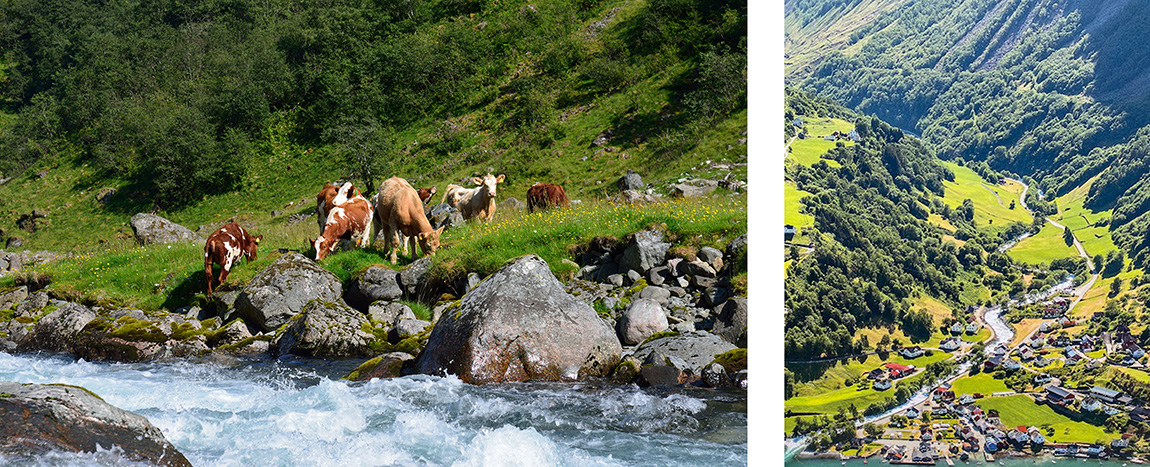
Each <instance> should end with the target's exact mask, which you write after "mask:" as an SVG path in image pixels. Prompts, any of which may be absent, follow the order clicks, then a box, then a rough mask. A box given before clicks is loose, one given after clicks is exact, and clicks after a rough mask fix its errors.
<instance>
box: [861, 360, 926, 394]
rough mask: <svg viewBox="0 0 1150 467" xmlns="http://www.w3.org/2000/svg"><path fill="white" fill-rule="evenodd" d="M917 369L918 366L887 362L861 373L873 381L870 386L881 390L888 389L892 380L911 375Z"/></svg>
mask: <svg viewBox="0 0 1150 467" xmlns="http://www.w3.org/2000/svg"><path fill="white" fill-rule="evenodd" d="M917 370H918V368H916V367H915V366H914V365H900V364H898V363H891V362H887V363H884V364H883V365H882V366H880V367H878V368H875V369H873V370H871V371H869V372H867V373H865V374H863V376H864V377H865V378H867V379H869V380H871V381H873V383H872V384H871V387H873V388H874V389H875V390H878V391H883V390H886V389H890V387H891V382H892V381H894V380H896V379H899V378H903V377H906V376H909V375H912V374H914V372H915V371H917Z"/></svg>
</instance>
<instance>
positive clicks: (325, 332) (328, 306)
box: [272, 300, 373, 357]
mask: <svg viewBox="0 0 1150 467" xmlns="http://www.w3.org/2000/svg"><path fill="white" fill-rule="evenodd" d="M367 327H368V320H367V318H366V317H364V316H363V313H360V312H358V311H355V310H354V309H352V308H351V307H349V306H347V305H344V304H343V303H338V302H326V301H323V300H311V301H309V302H307V305H305V306H304V310H303V313H300V314H299V315H298V316H295V317H293V318H292V319H291V321H290V324H288V326H287V329H285V330H284V332H283V333H282V334H280V335H279V336H278V337H277V338H276V340H275V341H274V342H273V343H272V347H273V348H275V349H276V350H278V352H279V354H281V355H283V354H288V353H291V354H296V355H300V356H305V357H357V356H363V355H367V354H368V352H369V351H370V348H369V347H368V345H369V344H370V343H371V341H372V338H373V336H372V335H371V334H369V333H368V332H366V331H365V329H367Z"/></svg>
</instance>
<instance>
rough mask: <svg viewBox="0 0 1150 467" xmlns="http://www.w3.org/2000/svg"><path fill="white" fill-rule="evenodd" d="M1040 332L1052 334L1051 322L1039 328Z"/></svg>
mask: <svg viewBox="0 0 1150 467" xmlns="http://www.w3.org/2000/svg"><path fill="white" fill-rule="evenodd" d="M1038 330H1039V331H1042V332H1050V322H1049V321H1046V322H1044V323H1042V325H1041V326H1039V327H1038Z"/></svg>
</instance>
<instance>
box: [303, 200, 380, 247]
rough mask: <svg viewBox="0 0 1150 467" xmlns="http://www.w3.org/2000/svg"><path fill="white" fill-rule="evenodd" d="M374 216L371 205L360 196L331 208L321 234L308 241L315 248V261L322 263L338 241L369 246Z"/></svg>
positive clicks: (358, 245)
mask: <svg viewBox="0 0 1150 467" xmlns="http://www.w3.org/2000/svg"><path fill="white" fill-rule="evenodd" d="M374 215H375V210H374V209H372V207H371V203H370V202H368V201H367V199H366V198H364V197H363V196H361V195H356V196H355V197H353V198H351V199H348V200H347V201H346V202H344V203H342V204H339V205H336V206H335V207H334V208H332V210H331V212H329V213H328V214H327V222H326V223H325V224H324V227H323V234H322V235H320V237H319V238H316V239H315V240H311V239H309V240H308V242H310V243H311V244H312V246H314V247H315V260H316V261H323V259H324V258H327V255H329V254H331V253H332V252H333V251H335V248H336V246H338V245H339V241H340V240H351V241H353V242H355V246H357V247H366V246H368V245H371V233H372V227H371V225H372V218H373V217H374Z"/></svg>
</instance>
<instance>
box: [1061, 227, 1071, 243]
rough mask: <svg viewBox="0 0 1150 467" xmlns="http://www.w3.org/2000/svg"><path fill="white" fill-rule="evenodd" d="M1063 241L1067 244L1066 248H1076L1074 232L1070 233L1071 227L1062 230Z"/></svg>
mask: <svg viewBox="0 0 1150 467" xmlns="http://www.w3.org/2000/svg"><path fill="white" fill-rule="evenodd" d="M1062 241H1064V242H1066V246H1074V232H1071V231H1070V227H1063V228H1062Z"/></svg>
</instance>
